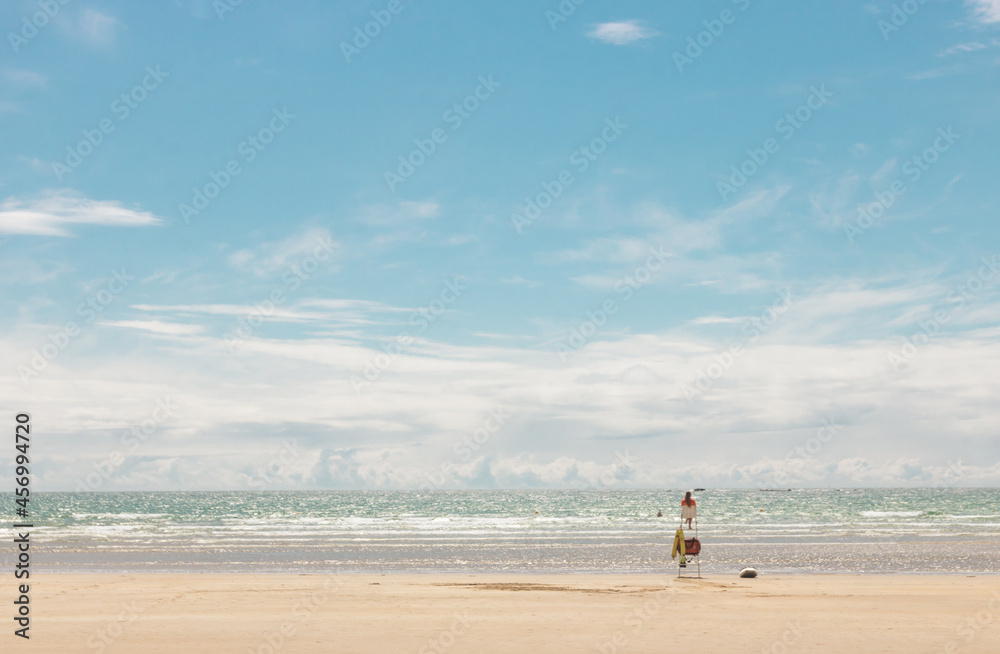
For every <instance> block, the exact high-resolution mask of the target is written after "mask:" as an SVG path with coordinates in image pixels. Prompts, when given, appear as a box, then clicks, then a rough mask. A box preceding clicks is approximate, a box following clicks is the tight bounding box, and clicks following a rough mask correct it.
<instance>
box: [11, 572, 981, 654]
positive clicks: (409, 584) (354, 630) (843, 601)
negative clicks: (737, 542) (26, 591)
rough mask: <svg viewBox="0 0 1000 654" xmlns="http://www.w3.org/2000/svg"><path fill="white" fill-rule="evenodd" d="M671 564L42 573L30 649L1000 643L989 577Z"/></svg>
mask: <svg viewBox="0 0 1000 654" xmlns="http://www.w3.org/2000/svg"><path fill="white" fill-rule="evenodd" d="M673 573H674V574H663V575H622V574H609V575H594V574H588V575H573V574H559V575H516V574H489V575H473V574H426V575H425V574H417V575H415V574H388V573H386V574H371V573H368V574H298V575H287V574H285V575H282V574H243V573H230V574H210V573H206V574H180V573H177V574H169V573H168V574H157V573H153V574H149V573H146V574H99V575H98V574H59V575H44V574H39V575H37V576H36V577H35V578H33V579H32V584H31V586H32V587H31V601H32V607H33V625H32V639H33V640H34V641H35V642H34V643H33V651H42V652H66V651H96V650H98V649H99V650H100V651H102V652H107V653H110V654H113V653H114V652H128V651H142V652H144V654H158V653H160V652H163V653H166V652H176V651H210V652H216V651H229V652H241V653H242V652H253V653H255V654H265V653H267V652H278V651H289V652H304V653H307V654H308V653H311V652H329V651H337V652H357V653H367V652H387V651H400V652H407V651H411V652H417V653H418V654H428V653H431V652H434V653H436V654H443V653H444V652H448V654H453V653H454V654H458V653H460V652H485V653H487V654H489V653H495V652H522V651H540V652H562V651H567V652H568V651H572V652H604V653H607V654H624V653H626V652H628V653H632V652H635V653H644V652H663V651H665V650H667V649H669V650H673V649H680V650H681V651H683V650H684V648H689V649H690V651H726V652H761V651H764V652H783V651H795V650H797V651H802V652H818V653H820V654H825V653H828V652H829V653H833V652H838V653H839V652H843V651H859V652H870V651H907V652H909V653H911V654H918V653H923V652H927V653H937V652H943V651H946V649H945V648H946V647H947V646H948V644H949V643H954V644H955V648H956V649H954V650H952V651H961V652H962V653H963V654H965V653H969V654H978V653H980V652H982V653H984V654H985V653H986V652H996V651H998V650H1000V583H998V581H997V579H996V578H995V577H993V576H988V577H977V576H972V575H946V574H933V575H920V574H893V575H855V574H825V575H794V576H789V575H768V574H766V573H765V574H762V576H761V577H758V578H756V579H740V578H738V577H737V576H736V575H735V574H731V575H730V574H727V575H719V574H714V575H705V576H703V578H702V579H696V578H683V579H677V578H676V576H675V575H676V570H674V571H673ZM970 620H971V622H970ZM977 620H978V622H977ZM970 629H971V640H970V639H969V636H970V632H969V630H970ZM960 632H961V633H960ZM963 634H964V635H963ZM667 643H669V646H668V645H666V644H667Z"/></svg>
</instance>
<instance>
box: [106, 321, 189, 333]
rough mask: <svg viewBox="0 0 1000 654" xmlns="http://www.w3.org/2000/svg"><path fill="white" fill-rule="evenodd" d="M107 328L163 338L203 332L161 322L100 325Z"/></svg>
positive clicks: (185, 326)
mask: <svg viewBox="0 0 1000 654" xmlns="http://www.w3.org/2000/svg"><path fill="white" fill-rule="evenodd" d="M100 324H102V325H106V326H108V327H128V328H130V329H139V330H142V331H147V332H152V333H154V334H162V335H164V336H193V335H195V334H200V333H201V332H202V331H204V328H203V327H202V326H201V325H187V324H183V323H175V322H163V321H161V320H107V321H104V322H102V323H100Z"/></svg>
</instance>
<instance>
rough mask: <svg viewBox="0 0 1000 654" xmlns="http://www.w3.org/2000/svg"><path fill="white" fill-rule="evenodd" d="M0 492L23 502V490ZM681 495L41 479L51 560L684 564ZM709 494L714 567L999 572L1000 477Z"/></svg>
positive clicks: (108, 568) (43, 550)
mask: <svg viewBox="0 0 1000 654" xmlns="http://www.w3.org/2000/svg"><path fill="white" fill-rule="evenodd" d="M0 495H2V497H3V502H5V505H6V506H13V495H12V494H10V493H6V494H0ZM682 497H683V492H682V491H665V490H621V491H612V490H567V491H541V490H509V491H500V490H497V491H492V490H481V491H385V492H382V491H273V492H269V491H261V492H247V491H239V492H132V493H124V492H122V493H38V494H35V495H33V496H32V504H31V506H32V510H33V512H34V515H33V516H32V522H33V523H34V525H35V529H34V530H33V533H32V554H33V556H32V565H33V567H34V569H36V570H39V571H41V572H235V571H248V572H250V571H252V572H258V573H259V572H281V573H295V572H299V573H327V572H341V573H427V572H441V573H445V572H464V573H654V574H655V573H664V572H666V573H671V574H674V573H676V565H675V564H672V562H671V559H670V544H671V541H672V539H673V535H674V531H675V530H676V529H677V527H678V526H679V523H680V500H681V498H682ZM695 497H696V498H697V500H698V537H699V539H700V540H701V542H702V555H701V559H702V560H701V567H702V571H703V572H706V573H722V572H732V571H736V570H739V569H740V568H742V567H744V566H754V567H756V568H758V569H759V570H761V572H762V573H764V572H768V573H817V572H834V573H857V572H882V573H893V572H899V573H902V572H920V573H967V574H976V573H998V572H1000V513H998V510H1000V489H955V488H949V489H822V490H813V489H803V490H792V491H790V492H761V491H757V490H706V491H703V492H698V493H696V494H695ZM657 510H662V511H663V513H664V517H662V518H658V517H656V513H657ZM689 536H690V534H689ZM11 557H12V549H11V548H9V547H7V548H0V563H2V564H3V565H4V566H5V567H7V566H9V565H11V564H12V558H11Z"/></svg>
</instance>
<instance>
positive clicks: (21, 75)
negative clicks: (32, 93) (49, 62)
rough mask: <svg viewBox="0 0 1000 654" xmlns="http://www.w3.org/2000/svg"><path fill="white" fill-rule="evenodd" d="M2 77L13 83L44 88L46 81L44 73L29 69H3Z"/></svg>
mask: <svg viewBox="0 0 1000 654" xmlns="http://www.w3.org/2000/svg"><path fill="white" fill-rule="evenodd" d="M3 77H4V79H6V80H7V81H8V82H10V83H11V84H13V85H17V86H27V87H31V88H36V89H40V88H44V87H45V85H46V83H47V82H48V78H47V77H46V76H45V75H42V74H40V73H36V72H34V71H31V70H5V71H4V72H3Z"/></svg>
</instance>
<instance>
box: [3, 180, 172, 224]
mask: <svg viewBox="0 0 1000 654" xmlns="http://www.w3.org/2000/svg"><path fill="white" fill-rule="evenodd" d="M161 222H162V221H161V220H160V219H159V218H157V217H156V216H154V215H153V214H151V213H149V212H148V211H137V210H134V209H127V208H125V207H123V206H122V204H121V203H120V202H112V201H100V200H91V199H90V198H87V197H85V196H83V195H82V194H80V193H77V192H75V191H70V190H67V189H60V190H53V191H46V192H44V193H42V194H40V195H37V196H35V197H32V198H29V199H21V198H17V197H9V198H7V199H5V200H4V201H3V202H2V203H0V232H2V233H6V234H34V235H39V236H71V235H72V234H71V232H70V231H69V230H68V229H66V226H67V225H111V226H116V227H142V226H148V225H158V224H160V223H161Z"/></svg>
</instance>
